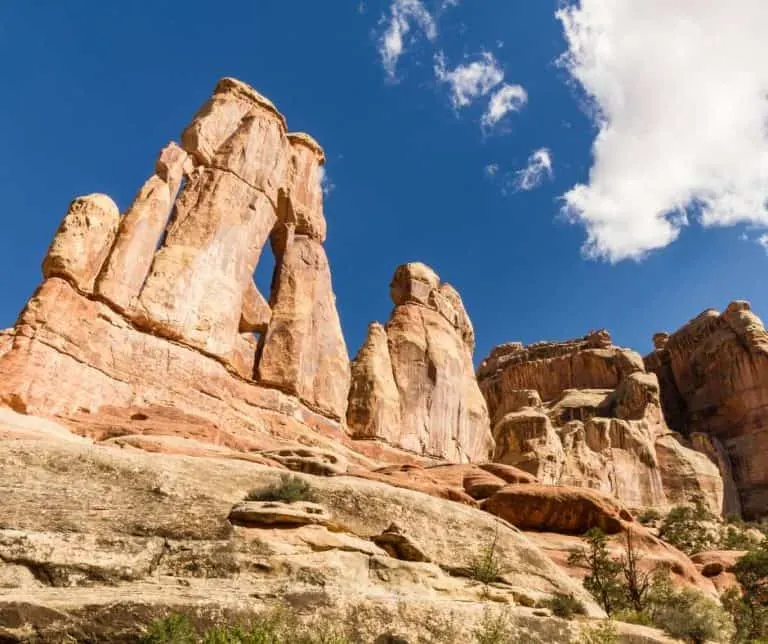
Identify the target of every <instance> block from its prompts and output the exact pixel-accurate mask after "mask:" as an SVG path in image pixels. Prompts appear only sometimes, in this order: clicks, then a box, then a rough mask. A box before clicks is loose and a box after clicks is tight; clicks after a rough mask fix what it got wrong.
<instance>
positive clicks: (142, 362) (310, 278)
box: [0, 79, 350, 437]
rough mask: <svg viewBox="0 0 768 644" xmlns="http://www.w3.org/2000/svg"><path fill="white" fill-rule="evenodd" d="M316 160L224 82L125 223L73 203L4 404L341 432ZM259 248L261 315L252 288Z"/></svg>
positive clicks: (257, 100) (339, 379) (335, 331)
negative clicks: (265, 263) (293, 421)
mask: <svg viewBox="0 0 768 644" xmlns="http://www.w3.org/2000/svg"><path fill="white" fill-rule="evenodd" d="M323 162H324V156H323V152H322V149H321V148H320V147H319V145H318V144H317V143H316V142H315V141H314V140H312V139H311V137H309V136H307V135H305V134H289V133H288V132H287V129H286V123H285V119H284V118H283V116H282V115H281V114H280V113H279V112H278V111H277V109H276V108H275V107H274V106H273V105H272V104H271V103H270V102H269V101H268V100H267V99H265V98H264V97H262V96H261V95H259V94H258V93H257V92H256V91H255V90H253V89H252V88H250V87H248V86H247V85H245V84H244V83H241V82H240V81H236V80H234V79H223V80H222V81H220V82H219V84H218V85H217V87H216V89H215V92H214V95H213V97H212V98H211V99H210V100H209V101H208V103H206V105H205V106H204V107H203V108H202V109H201V111H200V112H199V113H198V114H197V115H196V116H195V118H194V119H193V121H192V123H191V124H190V125H189V126H188V127H187V128H186V130H185V131H184V133H183V135H182V143H181V145H177V144H175V143H171V144H169V145H168V146H167V147H166V148H165V149H164V150H163V151H162V152H161V153H160V155H159V158H158V160H157V162H156V164H155V171H154V173H153V175H152V176H151V177H150V178H149V179H148V180H147V182H146V183H145V184H144V186H143V187H142V188H141V189H140V190H139V192H138V194H137V195H136V197H135V199H134V201H133V203H132V205H131V206H130V207H129V208H128V210H127V211H126V212H125V214H124V215H123V216H122V218H121V217H120V215H119V212H118V210H117V207H116V206H115V205H114V203H113V202H112V200H111V199H109V197H107V196H105V195H89V196H87V197H81V198H78V199H75V200H74V201H73V202H72V204H71V205H70V208H69V211H68V212H67V215H66V217H65V218H64V221H63V222H62V224H61V227H60V228H59V231H58V232H57V234H56V237H55V239H54V241H53V243H52V245H51V248H50V250H49V252H48V254H47V256H46V258H45V261H44V262H43V276H44V278H45V281H44V282H43V284H42V285H41V286H40V288H39V289H38V290H37V292H36V293H35V295H34V297H33V298H32V299H31V300H30V302H29V303H28V304H27V306H26V307H25V309H24V311H23V312H22V313H21V316H20V318H19V320H18V323H17V325H16V328H15V330H14V333H13V339H12V341H10V342H9V343H8V344H9V346H8V347H7V350H6V351H5V352H4V355H3V358H2V360H3V364H2V370H3V373H4V374H6V378H4V379H3V381H2V383H0V400H2V401H4V402H5V403H6V404H8V405H10V406H12V407H14V408H16V409H21V410H26V411H28V412H30V413H37V414H40V415H57V416H63V417H67V418H72V417H75V416H77V415H78V414H80V413H83V412H85V413H95V412H97V411H98V410H99V409H100V408H101V407H103V406H105V405H110V406H111V407H112V408H126V409H127V408H131V407H137V406H143V407H175V408H181V409H183V410H184V411H185V412H186V413H187V414H189V415H192V416H195V417H200V418H204V419H207V420H209V421H211V422H213V423H216V424H218V425H219V426H221V425H223V424H225V423H227V424H228V423H233V424H234V426H238V425H240V426H242V425H243V424H246V425H248V426H249V428H250V430H251V431H255V432H256V433H258V434H262V435H263V436H265V437H267V436H269V435H270V434H273V435H274V433H275V432H274V431H273V429H272V428H271V426H273V424H274V420H275V419H274V417H271V418H270V412H273V413H275V414H279V415H280V416H281V417H282V416H284V415H285V412H288V408H287V407H285V405H286V403H287V404H288V406H289V407H290V406H293V407H295V408H296V409H302V410H303V411H301V412H300V413H299V414H298V420H299V422H302V423H303V422H304V419H306V418H313V417H316V418H317V419H318V420H319V422H322V423H324V424H325V426H326V427H328V428H329V429H328V431H329V432H336V433H338V432H340V431H343V420H344V417H345V414H346V407H347V393H348V390H349V381H350V368H349V357H348V354H347V349H346V345H345V342H344V337H343V335H342V331H341V324H340V321H339V317H338V313H337V311H336V305H335V298H334V295H333V290H332V285H331V273H330V268H329V265H328V260H327V257H326V255H325V251H324V249H323V246H322V242H323V241H324V240H325V236H326V223H325V219H324V216H323V207H322V188H321V186H320V166H321V165H322V163H323ZM270 241H271V245H272V248H273V250H274V252H275V256H276V268H275V274H274V277H273V288H272V292H271V293H270V297H269V302H267V298H265V297H264V296H263V295H262V294H261V293H260V292H259V290H258V288H257V287H256V285H255V283H254V280H253V275H254V270H255V268H256V265H257V264H258V262H259V259H260V257H261V254H262V252H263V251H264V249H265V246H266V244H268V243H270ZM257 336H258V337H257ZM62 382H64V383H65V384H63V386H62ZM280 392H282V393H283V394H285V395H284V396H283V395H281V394H280ZM248 400H250V403H246V402H245V401H248ZM257 401H258V402H257ZM237 407H240V410H237V409H235V408H237ZM314 412H317V416H314ZM288 413H289V415H291V414H292V415H293V416H294V418H297V416H296V413H294V412H288ZM279 422H280V423H282V424H283V425H285V424H286V423H289V422H290V421H288V420H287V419H284V418H281V419H280V420H279ZM288 433H290V432H288Z"/></svg>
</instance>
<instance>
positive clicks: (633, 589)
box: [621, 528, 652, 612]
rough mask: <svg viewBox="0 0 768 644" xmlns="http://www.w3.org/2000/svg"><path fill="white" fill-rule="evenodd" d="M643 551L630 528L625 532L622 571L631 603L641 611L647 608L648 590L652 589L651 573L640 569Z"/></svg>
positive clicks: (628, 599) (635, 608)
mask: <svg viewBox="0 0 768 644" xmlns="http://www.w3.org/2000/svg"><path fill="white" fill-rule="evenodd" d="M642 560H643V553H641V552H639V551H638V550H637V548H636V546H635V536H634V531H633V530H632V529H631V528H630V529H629V530H627V532H626V534H625V541H624V556H623V557H622V559H621V572H622V575H623V577H624V588H625V592H626V596H627V601H628V603H629V605H630V606H631V607H632V608H633V609H634V610H636V611H638V612H640V611H642V610H643V609H645V605H646V602H647V600H648V592H649V591H650V589H651V579H652V576H651V573H649V572H646V571H643V570H640V566H639V564H640V562H641V561H642Z"/></svg>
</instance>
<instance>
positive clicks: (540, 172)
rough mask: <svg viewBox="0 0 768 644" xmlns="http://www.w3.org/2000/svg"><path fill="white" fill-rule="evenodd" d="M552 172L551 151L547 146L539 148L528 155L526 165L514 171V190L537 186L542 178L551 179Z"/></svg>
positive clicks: (529, 188)
mask: <svg viewBox="0 0 768 644" xmlns="http://www.w3.org/2000/svg"><path fill="white" fill-rule="evenodd" d="M552 174H553V172H552V153H551V152H550V151H549V150H548V149H547V148H539V149H538V150H536V151H535V152H534V153H533V154H531V156H530V157H528V165H526V166H525V167H524V168H523V169H522V170H518V171H517V172H516V173H515V179H514V186H515V190H517V191H520V190H522V191H527V190H533V189H534V188H538V187H539V186H540V185H541V183H542V182H543V181H544V179H551V178H552Z"/></svg>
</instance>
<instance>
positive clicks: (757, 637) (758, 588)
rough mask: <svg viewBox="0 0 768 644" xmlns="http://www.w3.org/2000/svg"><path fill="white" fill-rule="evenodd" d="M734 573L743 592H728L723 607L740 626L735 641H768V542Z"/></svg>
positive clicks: (737, 566)
mask: <svg viewBox="0 0 768 644" xmlns="http://www.w3.org/2000/svg"><path fill="white" fill-rule="evenodd" d="M733 572H734V574H735V576H736V580H737V581H738V582H739V584H740V586H741V589H742V593H739V592H738V591H736V590H731V591H729V592H727V593H726V594H725V595H724V596H723V605H724V606H725V608H726V610H728V612H729V613H730V614H731V617H732V618H733V621H734V623H735V625H736V638H735V641H736V642H760V641H768V542H765V541H764V542H763V543H762V544H761V545H760V546H759V547H757V548H754V549H752V550H750V552H748V553H747V554H746V555H744V556H743V557H742V558H741V559H739V561H738V562H737V563H736V565H735V566H734V569H733Z"/></svg>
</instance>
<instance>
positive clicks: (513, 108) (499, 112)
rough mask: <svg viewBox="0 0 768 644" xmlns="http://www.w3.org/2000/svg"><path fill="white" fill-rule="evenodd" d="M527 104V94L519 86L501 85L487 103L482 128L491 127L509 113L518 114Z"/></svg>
mask: <svg viewBox="0 0 768 644" xmlns="http://www.w3.org/2000/svg"><path fill="white" fill-rule="evenodd" d="M527 102H528V93H527V92H526V91H525V89H524V88H523V87H522V86H520V85H508V84H506V83H505V84H504V85H502V86H501V87H500V88H499V89H498V90H497V91H496V92H494V94H493V96H491V100H490V101H489V103H488V109H487V110H486V111H485V114H483V120H482V125H483V127H486V128H488V127H493V126H494V125H496V124H497V123H498V122H499V121H501V119H503V118H504V117H505V116H506V115H507V114H509V113H510V112H519V111H520V110H521V109H523V107H525V104H526V103H527Z"/></svg>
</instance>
